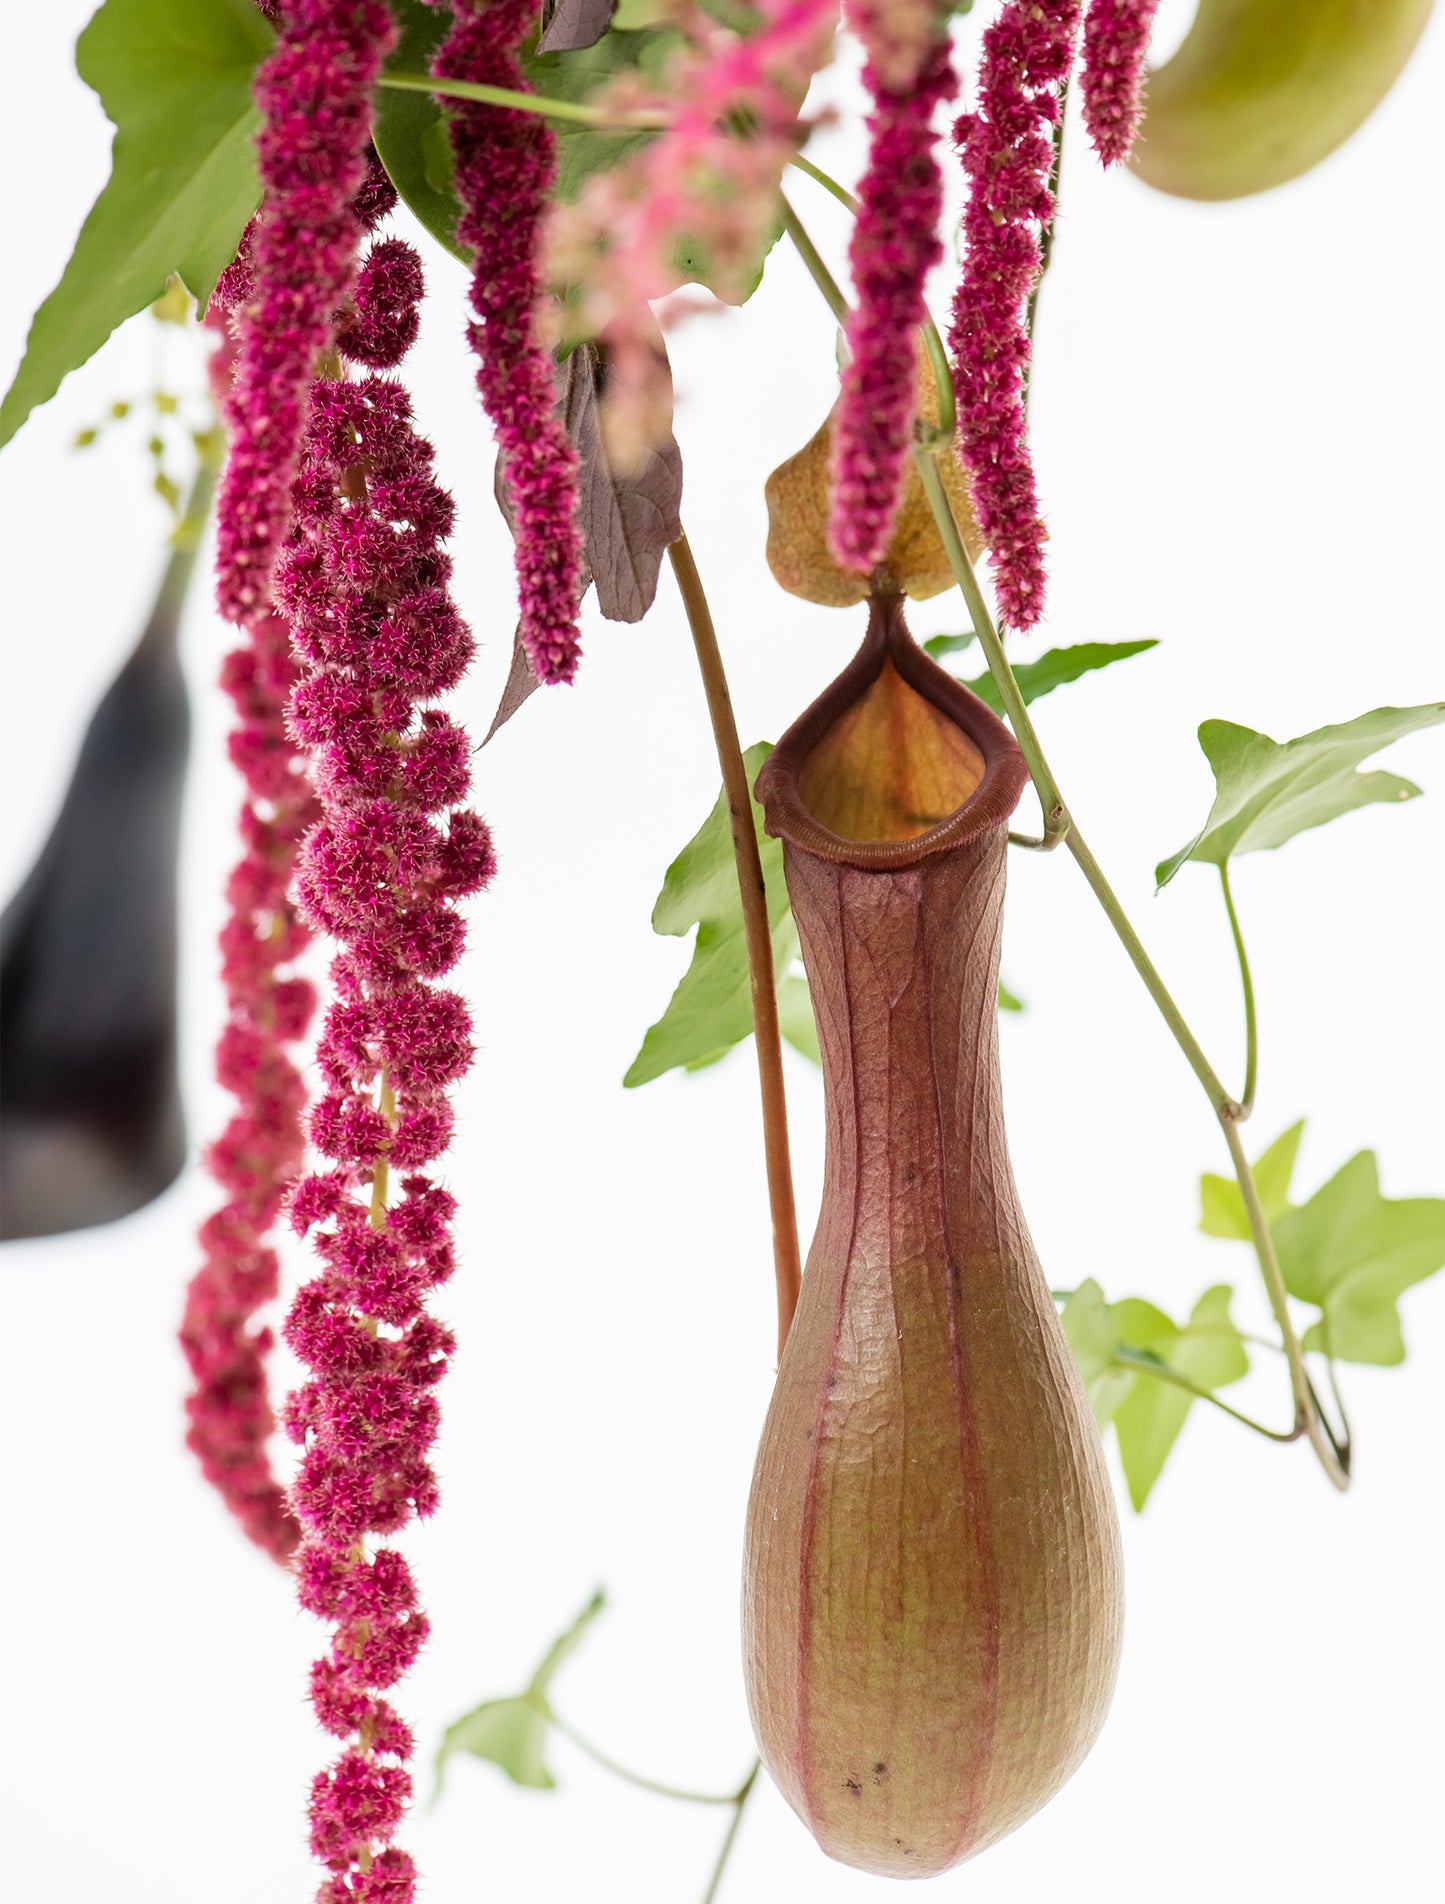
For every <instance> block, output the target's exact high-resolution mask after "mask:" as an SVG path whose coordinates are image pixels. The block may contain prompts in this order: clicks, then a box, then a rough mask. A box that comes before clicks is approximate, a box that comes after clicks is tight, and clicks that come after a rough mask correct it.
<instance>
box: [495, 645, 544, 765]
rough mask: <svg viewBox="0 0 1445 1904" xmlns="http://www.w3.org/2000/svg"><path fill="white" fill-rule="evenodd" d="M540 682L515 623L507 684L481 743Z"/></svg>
mask: <svg viewBox="0 0 1445 1904" xmlns="http://www.w3.org/2000/svg"><path fill="white" fill-rule="evenodd" d="M541 685H542V683H541V682H540V681H539V680H538V679H537V677H536V675H535V674H533V672H532V664H531V662H530V661H529V660H528V659H527V650H526V649H525V648H524V647H523V646H522V627H521V623H520V622H519V623H518V624H517V632H516V634H514V635H513V636H512V666H511V669H510V671H509V673H508V675H507V685H506V686H505V687H504V688H503V689H502V698H501V700H500V701H498V703H497V711H496V713H495V714H494V715H493V716H492V724H491V726H490V727H489V728H488V729H487V731H486V733H485V734H483V736H482V745H483V747H485V746H486V744H487V742H488V741H489V740H490V739H491V738H492V736H493V734H495V733H496V731H497V729H498V728H499V727H505V726H506V724H507V722H508V721H509V720H511V718H512V716H513V715H514V714H515V713H516V711H517V709H518V708H519V707H520V706H521V705H522V703H523V701H530V700H531V698H532V696H533V695H534V694H535V693H536V691H537V689H538V688H539V687H541Z"/></svg>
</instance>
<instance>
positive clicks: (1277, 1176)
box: [1199, 1118, 1305, 1243]
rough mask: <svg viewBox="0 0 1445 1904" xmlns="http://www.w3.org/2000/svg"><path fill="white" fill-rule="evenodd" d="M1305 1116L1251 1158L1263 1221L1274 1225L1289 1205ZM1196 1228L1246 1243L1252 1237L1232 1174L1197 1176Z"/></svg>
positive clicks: (1241, 1198)
mask: <svg viewBox="0 0 1445 1904" xmlns="http://www.w3.org/2000/svg"><path fill="white" fill-rule="evenodd" d="M1304 1127H1305V1123H1304V1119H1303V1118H1301V1119H1300V1121H1299V1122H1298V1123H1297V1124H1291V1125H1290V1127H1289V1129H1288V1130H1287V1131H1285V1132H1284V1134H1283V1135H1282V1136H1280V1137H1276V1138H1275V1140H1274V1142H1273V1143H1272V1144H1271V1145H1270V1147H1269V1149H1268V1150H1266V1151H1264V1152H1262V1154H1261V1155H1260V1156H1258V1157H1256V1158H1255V1160H1254V1181H1255V1187H1256V1188H1257V1189H1258V1191H1259V1200H1260V1202H1261V1203H1262V1204H1263V1206H1264V1215H1265V1221H1266V1222H1267V1223H1270V1224H1273V1223H1274V1221H1275V1219H1276V1218H1277V1217H1282V1216H1283V1215H1284V1213H1285V1211H1286V1210H1288V1209H1289V1208H1290V1207H1291V1205H1290V1200H1289V1185H1290V1178H1291V1177H1292V1176H1293V1175H1294V1160H1295V1157H1296V1154H1297V1153H1298V1151H1299V1140H1300V1138H1301V1136H1302V1135H1303V1134H1304ZM1199 1227H1200V1229H1201V1230H1203V1232H1204V1234H1205V1235H1206V1236H1227V1237H1231V1238H1234V1239H1237V1240H1238V1241H1239V1242H1242V1243H1248V1242H1249V1241H1250V1239H1251V1236H1252V1234H1253V1233H1252V1231H1251V1230H1250V1227H1249V1217H1248V1215H1247V1214H1246V1212H1245V1208H1244V1198H1243V1197H1242V1196H1241V1195H1240V1194H1239V1185H1238V1184H1237V1183H1236V1182H1235V1180H1234V1178H1233V1177H1216V1176H1213V1175H1211V1174H1210V1173H1208V1172H1206V1173H1205V1174H1204V1175H1203V1176H1202V1177H1201V1178H1200V1179H1199Z"/></svg>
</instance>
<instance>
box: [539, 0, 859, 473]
mask: <svg viewBox="0 0 1445 1904" xmlns="http://www.w3.org/2000/svg"><path fill="white" fill-rule="evenodd" d="M758 12H759V14H760V16H761V19H760V23H759V25H758V26H757V28H756V29H755V30H754V31H753V32H751V33H749V34H748V35H747V36H746V37H744V38H739V37H738V36H737V35H735V34H733V33H730V32H728V31H727V30H726V29H725V28H723V27H720V26H718V25H717V24H716V23H715V22H714V21H712V20H710V19H707V18H706V17H704V16H703V15H701V14H698V15H696V16H693V17H692V18H690V19H689V20H688V22H687V33H688V44H687V46H686V47H685V48H683V49H681V50H680V51H679V52H678V54H677V55H676V56H675V57H674V59H673V60H672V62H671V64H670V65H669V68H668V71H667V74H666V77H665V79H664V81H663V82H662V84H661V85H660V87H659V88H658V90H657V91H655V92H649V91H647V90H645V89H644V88H643V87H641V86H640V84H638V83H637V82H636V81H630V82H621V81H619V82H617V83H616V84H614V85H613V86H612V87H610V88H608V89H607V90H606V91H604V92H602V93H599V94H597V95H594V103H596V104H599V105H602V106H604V107H605V106H607V105H611V106H614V107H615V108H616V109H617V110H618V111H619V112H623V111H632V110H638V109H649V108H650V109H655V110H657V111H659V112H660V113H663V114H665V115H666V116H667V117H668V118H669V120H670V123H669V125H668V126H667V129H666V130H665V131H664V132H662V133H660V134H659V136H658V137H657V138H655V139H653V140H651V141H650V142H649V143H648V144H647V145H645V146H643V147H641V148H640V149H639V150H638V151H637V152H635V153H633V154H632V155H631V156H630V157H629V158H627V159H625V160H624V161H623V162H622V164H621V165H619V166H616V167H615V168H613V169H612V170H611V171H605V172H596V173H594V174H593V175H592V176H591V178H589V179H588V181H587V183H586V185H585V187H584V188H583V190H582V192H581V194H580V196H579V197H578V199H577V200H576V202H575V203H574V204H571V205H559V206H556V207H555V208H554V209H553V211H552V214H551V220H550V231H549V242H548V256H549V262H550V269H551V275H552V278H553V281H554V282H555V283H558V284H569V285H579V286H580V287H581V290H582V306H581V310H580V312H579V313H578V314H577V322H578V327H579V329H581V330H583V331H585V332H588V333H591V334H593V335H600V336H602V337H603V338H604V339H605V341H606V344H607V348H608V357H609V365H610V378H609V385H608V397H607V413H606V421H607V429H608V447H609V450H610V451H611V453H612V454H613V455H614V457H617V458H620V459H622V460H623V461H624V462H626V461H628V460H634V459H637V458H639V457H640V456H641V454H642V453H643V452H644V451H645V450H646V448H648V447H649V446H651V445H652V444H654V443H656V442H657V441H659V440H660V438H661V437H662V436H663V435H664V434H665V432H666V429H667V427H668V425H669V423H670V420H671V418H670V394H669V392H668V390H667V389H666V388H665V385H664V381H663V380H662V379H660V378H659V377H658V375H657V368H658V358H657V353H656V332H655V329H654V328H653V325H652V322H651V319H650V317H649V315H648V309H647V307H648V302H649V300H653V299H657V298H662V297H666V296H668V294H669V293H671V292H673V291H676V290H677V289H678V288H679V287H680V286H682V285H683V284H686V283H687V282H689V280H690V279H692V278H694V277H696V276H698V275H699V273H700V272H705V273H706V276H707V279H708V282H709V284H710V286H711V287H712V288H713V289H714V290H715V291H716V292H717V293H718V295H719V296H721V297H723V298H724V299H726V300H728V301H730V302H739V301H741V299H742V298H744V297H745V296H746V295H747V293H748V291H749V290H750V289H751V276H752V274H753V273H754V272H756V270H757V269H758V267H759V266H760V264H761V262H762V259H763V256H764V253H765V252H766V249H767V246H768V242H769V239H770V236H771V234H772V231H773V228H774V225H775V221H776V219H777V215H778V182H779V179H780V178H781V176H782V170H783V167H784V165H785V164H786V163H787V161H788V158H789V157H790V156H791V154H792V153H793V152H795V151H796V150H797V148H798V145H799V143H800V140H801V136H802V135H801V131H800V127H799V118H798V115H799V112H800V110H801V108H802V103H803V99H804V96H805V94H806V92H807V89H808V86H809V83H810V82H811V80H812V78H813V75H814V74H815V73H816V72H817V71H818V69H819V67H820V66H821V65H822V64H823V63H824V61H825V60H826V58H827V56H828V52H829V49H830V47H831V45H832V39H833V33H834V29H835V28H836V26H837V21H838V0H761V4H760V5H759V7H758ZM684 244H685V245H686V247H687V251H686V253H684V251H683V250H682V247H683V246H684Z"/></svg>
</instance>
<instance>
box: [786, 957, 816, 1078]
mask: <svg viewBox="0 0 1445 1904" xmlns="http://www.w3.org/2000/svg"><path fill="white" fill-rule="evenodd" d="M778 1030H779V1031H780V1032H782V1034H783V1036H784V1037H785V1038H786V1039H787V1041H788V1043H789V1044H790V1045H791V1046H792V1047H793V1049H794V1050H795V1051H801V1052H802V1054H803V1056H804V1057H805V1058H811V1059H812V1061H813V1063H814V1064H821V1063H822V1062H823V1054H822V1052H821V1051H820V1050H819V1049H818V1022H817V1020H816V1019H815V1018H814V1016H813V994H812V993H811V992H810V991H809V990H808V981H807V978H806V976H805V975H804V974H803V973H802V972H801V971H796V972H784V974H783V977H782V982H781V983H780V984H779V986H778Z"/></svg>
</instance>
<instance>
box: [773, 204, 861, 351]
mask: <svg viewBox="0 0 1445 1904" xmlns="http://www.w3.org/2000/svg"><path fill="white" fill-rule="evenodd" d="M778 204H779V207H780V209H781V212H782V218H783V230H784V231H785V232H786V233H787V234H788V236H789V237H790V238H791V239H792V241H793V249H794V250H795V251H796V252H797V254H798V256H799V257H800V258H801V259H802V261H803V263H804V265H805V266H806V267H807V271H808V275H809V277H810V278H811V279H812V280H813V282H814V284H816V285H817V287H818V289H819V290H820V291H821V292H822V293H823V299H824V302H825V303H826V304H827V306H828V309H829V310H830V311H831V312H832V313H833V315H834V317H836V318H837V320H838V322H839V323H840V324H846V323H847V322H848V300H847V298H845V297H844V295H843V293H842V291H841V290H840V289H839V286H838V280H837V279H836V278H835V277H834V276H833V273H832V272H831V271H830V270H829V269H828V267H827V265H825V264H824V262H823V258H822V254H821V252H820V251H819V250H818V247H817V246H816V245H815V244H814V243H813V241H812V239H811V238H810V237H809V236H808V234H807V232H806V231H805V230H804V229H803V226H802V223H801V222H800V220H799V218H798V214H797V213H796V212H795V211H794V210H793V208H792V206H791V205H790V204H789V203H788V201H787V199H786V198H784V197H783V195H782V194H781V193H779V194H778Z"/></svg>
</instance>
